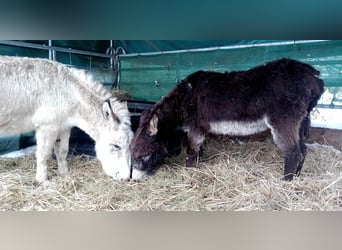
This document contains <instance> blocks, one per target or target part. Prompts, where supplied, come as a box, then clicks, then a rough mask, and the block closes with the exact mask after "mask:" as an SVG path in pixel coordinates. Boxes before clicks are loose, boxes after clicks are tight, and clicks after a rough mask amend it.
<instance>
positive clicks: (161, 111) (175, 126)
mask: <svg viewBox="0 0 342 250" xmlns="http://www.w3.org/2000/svg"><path fill="white" fill-rule="evenodd" d="M318 76H319V71H317V70H316V69H314V68H313V67H312V66H310V65H308V64H304V63H301V62H299V61H295V60H291V59H280V60H276V61H273V62H269V63H267V64H265V65H261V66H258V67H255V68H252V69H250V70H248V71H236V72H235V71H234V72H229V73H228V72H225V73H218V72H206V71H198V72H195V73H193V74H191V75H189V76H188V77H187V78H186V79H184V80H183V81H181V82H180V83H179V84H178V85H177V86H176V87H175V88H174V89H173V90H171V91H170V93H169V94H168V95H167V96H165V97H164V98H163V99H162V100H161V101H159V102H158V103H156V104H155V106H154V107H153V108H152V110H150V111H145V112H144V113H143V114H142V115H141V118H140V124H139V128H138V130H137V131H136V133H135V136H134V138H133V140H132V143H131V151H132V165H133V169H138V170H140V171H146V172H147V173H148V174H152V173H153V172H154V171H155V170H156V169H157V168H158V167H159V166H160V165H161V164H162V163H163V161H164V159H165V157H167V156H168V147H169V142H170V141H172V140H173V139H175V137H177V136H178V138H179V135H177V133H178V132H177V131H178V130H179V129H181V130H183V131H184V132H186V133H187V140H188V141H187V159H186V166H188V167H190V166H192V165H193V163H194V161H195V160H196V158H197V157H198V155H199V152H200V147H201V145H202V143H203V141H204V138H205V136H206V135H207V134H209V133H213V134H229V135H249V134H253V133H257V132H261V131H264V130H266V129H268V128H269V129H271V132H272V136H273V139H274V142H275V143H276V145H277V146H278V147H279V148H280V150H281V152H282V154H283V156H284V178H285V179H286V180H292V178H293V176H295V175H299V174H300V171H301V168H302V165H303V162H304V158H305V155H306V147H305V144H304V139H305V137H306V136H307V134H308V128H309V126H310V118H309V114H310V111H311V110H312V109H313V108H314V107H315V106H316V104H317V101H318V100H319V98H320V96H321V94H322V93H323V87H324V83H323V81H322V80H321V79H319V78H318Z"/></svg>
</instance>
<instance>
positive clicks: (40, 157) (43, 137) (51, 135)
mask: <svg viewBox="0 0 342 250" xmlns="http://www.w3.org/2000/svg"><path fill="white" fill-rule="evenodd" d="M57 134H58V133H57V131H54V130H51V129H50V128H48V127H40V128H38V129H36V141H37V150H36V159H37V172H36V182H37V183H42V182H44V181H46V180H47V160H48V159H49V158H50V157H51V154H52V150H53V145H54V142H55V141H56V139H57Z"/></svg>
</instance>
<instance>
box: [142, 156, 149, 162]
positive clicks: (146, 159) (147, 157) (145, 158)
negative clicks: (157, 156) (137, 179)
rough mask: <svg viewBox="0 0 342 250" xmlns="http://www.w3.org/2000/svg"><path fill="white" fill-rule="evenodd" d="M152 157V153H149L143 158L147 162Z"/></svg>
mask: <svg viewBox="0 0 342 250" xmlns="http://www.w3.org/2000/svg"><path fill="white" fill-rule="evenodd" d="M150 158H151V155H147V156H144V157H143V158H142V160H143V161H144V162H146V161H148V160H149V159H150Z"/></svg>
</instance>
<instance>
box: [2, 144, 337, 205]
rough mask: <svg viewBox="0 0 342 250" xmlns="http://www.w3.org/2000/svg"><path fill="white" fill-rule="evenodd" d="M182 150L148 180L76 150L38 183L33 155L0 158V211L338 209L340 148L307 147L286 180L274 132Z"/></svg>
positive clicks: (52, 162)
mask: <svg viewBox="0 0 342 250" xmlns="http://www.w3.org/2000/svg"><path fill="white" fill-rule="evenodd" d="M183 163H184V153H183V154H182V155H180V156H178V157H174V158H171V159H167V162H166V164H164V165H163V167H162V168H161V169H160V170H159V171H158V172H157V173H156V175H154V176H153V177H152V178H150V179H149V180H147V181H145V182H140V183H137V182H121V183H120V182H114V181H113V180H112V179H111V178H110V177H108V176H106V175H105V174H104V173H103V171H102V169H101V166H100V164H99V162H98V161H97V160H96V159H88V158H87V157H81V156H77V157H73V158H72V159H70V160H69V165H70V175H69V176H68V177H60V176H58V174H57V166H56V162H55V161H54V160H51V161H50V163H49V171H48V173H49V178H50V180H49V182H48V183H46V184H44V185H41V186H38V187H36V186H34V185H33V180H34V175H35V168H36V167H35V159H34V157H33V156H26V157H22V158H17V159H0V210H25V211H26V210H76V211H84V210H125V211H132V210H167V211H170V210H182V211H197V210H209V211H211V210H248V211H250V210H340V209H341V207H342V153H341V152H340V151H338V150H335V149H333V148H332V147H329V146H321V145H312V146H309V149H308V155H307V158H306V161H305V165H304V167H303V172H302V175H301V176H300V177H299V178H295V180H294V181H292V182H284V181H282V180H281V176H282V173H283V163H282V158H281V157H280V155H279V152H278V150H277V149H276V147H275V146H274V144H273V142H272V141H271V139H267V140H266V141H261V142H259V141H254V142H248V143H238V142H233V143H227V142H226V140H222V141H220V140H219V141H217V140H215V141H214V140H212V139H209V140H208V142H207V143H206V146H205V151H204V156H203V157H202V159H201V161H200V162H199V163H198V164H197V167H195V168H189V169H186V168H184V167H183Z"/></svg>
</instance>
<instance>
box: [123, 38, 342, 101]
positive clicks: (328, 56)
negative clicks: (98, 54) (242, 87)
mask: <svg viewBox="0 0 342 250" xmlns="http://www.w3.org/2000/svg"><path fill="white" fill-rule="evenodd" d="M282 57H289V58H293V59H297V60H300V61H302V62H306V63H309V64H311V65H312V66H314V67H315V68H317V69H318V70H320V71H321V77H322V78H323V80H324V81H325V84H326V86H327V87H328V88H329V90H330V91H331V92H332V93H334V95H335V102H340V101H342V100H341V97H340V95H339V93H341V92H342V74H341V70H342V41H340V40H339V41H325V42H314V43H298V44H286V45H275V46H252V47H243V48H239V47H237V48H229V49H219V48H218V49H213V50H204V51H185V52H184V51H183V52H178V53H159V54H148V55H136V56H120V88H121V89H123V90H125V91H127V92H128V93H129V94H130V95H131V96H132V98H133V99H134V100H140V101H158V100H160V98H162V96H164V95H165V94H166V93H168V92H169V91H170V89H171V88H173V87H174V86H175V84H177V82H179V81H180V80H181V79H183V78H185V77H186V76H187V75H189V74H190V73H192V72H194V71H196V70H199V69H202V70H213V71H220V72H224V71H232V70H247V69H249V68H251V67H254V66H256V65H260V64H263V63H265V62H268V61H271V60H275V59H278V58H282Z"/></svg>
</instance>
